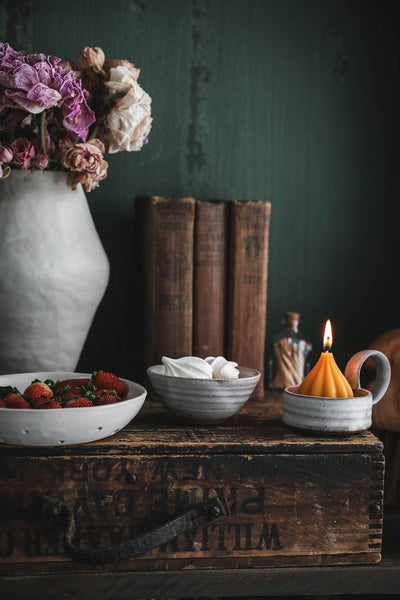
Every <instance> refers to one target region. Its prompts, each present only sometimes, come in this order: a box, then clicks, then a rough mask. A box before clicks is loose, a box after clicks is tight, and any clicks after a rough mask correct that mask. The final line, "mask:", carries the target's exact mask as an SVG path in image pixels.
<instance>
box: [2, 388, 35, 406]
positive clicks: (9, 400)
mask: <svg viewBox="0 0 400 600" xmlns="http://www.w3.org/2000/svg"><path fill="white" fill-rule="evenodd" d="M3 402H4V404H5V406H6V408H32V407H31V405H30V404H29V402H27V401H26V400H25V398H23V397H22V396H18V394H14V392H10V393H9V394H7V396H5V397H4V398H3Z"/></svg>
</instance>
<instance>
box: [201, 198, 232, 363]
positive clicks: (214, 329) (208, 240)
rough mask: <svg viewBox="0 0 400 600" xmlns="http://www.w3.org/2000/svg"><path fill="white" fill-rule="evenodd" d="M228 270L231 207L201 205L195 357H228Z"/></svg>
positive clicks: (211, 204) (218, 203)
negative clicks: (226, 355) (229, 208)
mask: <svg viewBox="0 0 400 600" xmlns="http://www.w3.org/2000/svg"><path fill="white" fill-rule="evenodd" d="M227 270H228V203H227V202H197V203H196V211H195V226H194V303H193V310H194V314H193V354H194V356H200V357H201V358H206V357H207V356H220V355H222V356H225V353H226V343H225V338H226V314H227V307H226V303H227Z"/></svg>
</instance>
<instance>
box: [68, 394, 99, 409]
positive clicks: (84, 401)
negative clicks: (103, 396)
mask: <svg viewBox="0 0 400 600" xmlns="http://www.w3.org/2000/svg"><path fill="white" fill-rule="evenodd" d="M85 406H93V402H92V401H91V400H89V398H85V397H83V396H80V397H79V398H73V399H72V400H68V402H67V403H66V404H65V407H66V408H81V407H85Z"/></svg>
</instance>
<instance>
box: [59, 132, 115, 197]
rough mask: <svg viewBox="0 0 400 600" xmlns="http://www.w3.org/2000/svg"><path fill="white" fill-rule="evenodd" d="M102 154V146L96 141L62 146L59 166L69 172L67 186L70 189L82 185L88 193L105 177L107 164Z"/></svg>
mask: <svg viewBox="0 0 400 600" xmlns="http://www.w3.org/2000/svg"><path fill="white" fill-rule="evenodd" d="M103 152H104V144H103V143H102V142H101V141H100V140H98V139H93V140H90V141H89V142H84V143H81V144H72V143H65V144H64V146H63V147H62V148H61V164H62V166H63V167H65V168H66V169H68V171H71V175H70V177H69V184H70V185H71V187H72V189H76V186H77V184H78V183H82V184H84V185H85V186H86V191H87V192H90V191H91V190H93V189H94V188H96V187H98V185H99V181H101V180H102V179H105V178H106V177H107V167H108V163H107V162H106V161H105V160H104V159H103Z"/></svg>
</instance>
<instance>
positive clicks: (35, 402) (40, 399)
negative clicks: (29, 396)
mask: <svg viewBox="0 0 400 600" xmlns="http://www.w3.org/2000/svg"><path fill="white" fill-rule="evenodd" d="M51 400H52V398H47V396H38V397H37V398H35V399H34V400H32V404H33V408H40V407H41V406H42V404H46V403H47V402H50V401H51Z"/></svg>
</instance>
